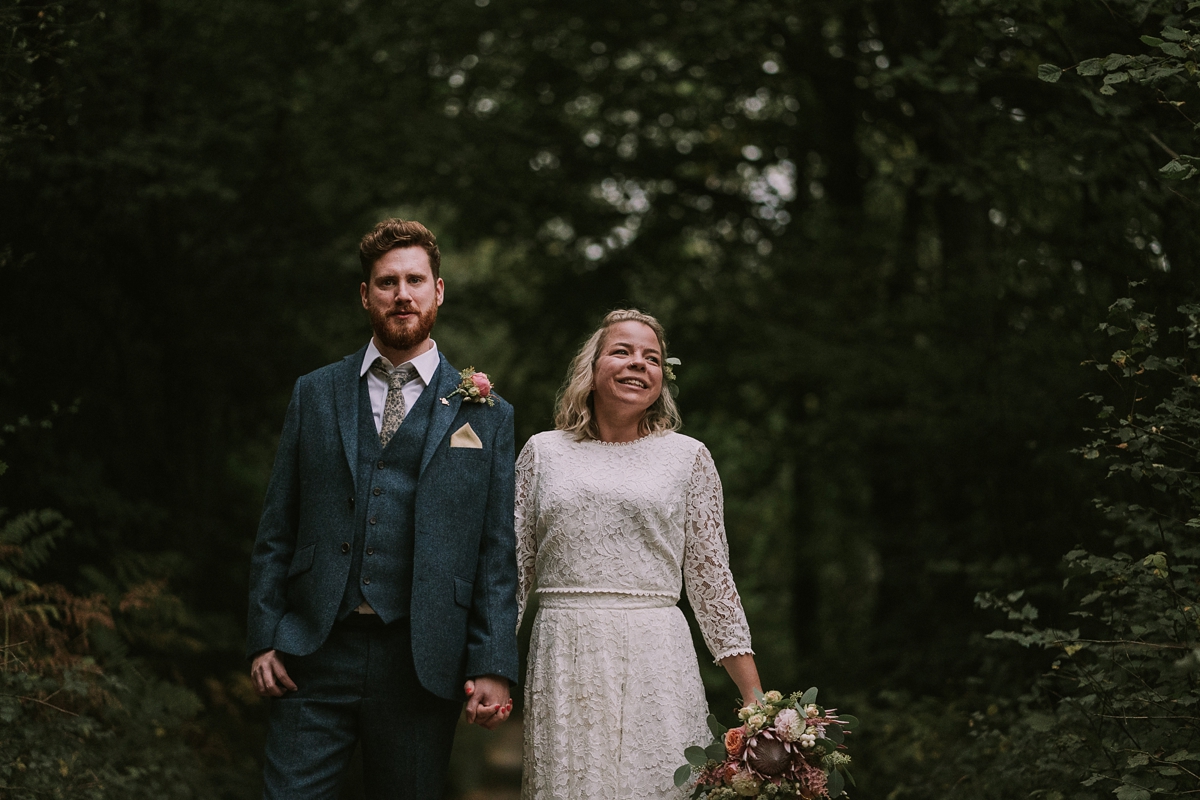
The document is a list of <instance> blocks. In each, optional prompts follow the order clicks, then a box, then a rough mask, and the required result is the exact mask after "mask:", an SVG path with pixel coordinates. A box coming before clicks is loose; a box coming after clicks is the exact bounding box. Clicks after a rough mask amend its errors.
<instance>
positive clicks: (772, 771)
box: [746, 730, 792, 778]
mask: <svg viewBox="0 0 1200 800" xmlns="http://www.w3.org/2000/svg"><path fill="white" fill-rule="evenodd" d="M746 763H747V764H749V765H750V767H751V768H752V769H753V770H754V771H755V772H757V773H758V774H760V775H766V776H767V777H771V778H773V777H776V776H778V775H782V774H783V773H785V772H787V771H788V769H789V768H790V767H791V766H792V752H791V747H789V746H788V745H787V743H786V742H784V741H783V740H782V739H780V738H779V737H778V736H776V735H775V732H774V731H769V730H767V731H763V732H761V733H759V734H758V735H757V736H754V737H752V738H751V739H750V740H749V741H748V742H746Z"/></svg>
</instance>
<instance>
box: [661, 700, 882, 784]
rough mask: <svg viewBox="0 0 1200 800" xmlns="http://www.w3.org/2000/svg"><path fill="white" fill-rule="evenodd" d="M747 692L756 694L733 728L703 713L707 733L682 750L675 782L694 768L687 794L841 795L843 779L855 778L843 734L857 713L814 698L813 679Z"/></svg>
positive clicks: (684, 779) (687, 778)
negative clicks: (807, 685)
mask: <svg viewBox="0 0 1200 800" xmlns="http://www.w3.org/2000/svg"><path fill="white" fill-rule="evenodd" d="M754 694H755V696H756V698H757V701H756V702H755V703H754V704H753V705H748V706H746V707H745V708H743V709H742V710H741V711H739V712H738V717H739V718H740V719H741V721H742V724H741V726H739V727H737V728H730V729H726V728H725V727H723V726H722V725H721V723H719V722H717V718H716V717H714V716H713V715H712V714H709V716H708V727H709V729H710V730H711V731H712V733H713V737H714V741H713V742H712V743H711V744H709V745H708V746H707V747H699V746H695V747H689V748H688V749H687V750H685V751H684V754H683V755H684V758H686V759H687V761H688V763H686V764H684V765H683V766H682V767H680V768H679V769H678V770H676V771H675V785H676V786H681V787H682V786H685V785H686V784H687V783H688V781H690V780H692V777H693V775H695V776H696V789H695V791H694V792H693V793H692V798H693V800H699V798H704V800H739V799H740V798H743V797H762V798H773V797H778V798H789V797H798V798H804V800H816V798H822V797H824V798H835V797H839V796H841V795H842V794H843V793H844V792H845V787H846V781H847V780H849V781H850V783H851V784H853V783H854V778H852V777H851V776H850V772H849V769H848V768H849V766H850V756H848V755H846V753H845V752H844V750H845V745H844V744H843V741H844V740H845V736H846V734H847V733H849V732H850V730H851V728H853V727H854V726H855V725H857V724H858V720H857V719H855V718H854V717H852V716H850V715H848V714H837V713H836V709H832V708H830V709H825V708H822V707H821V706H819V705H817V690H816V688H815V687H814V688H812V689H809V690H808V691H807V692H803V693H801V692H796V693H795V694H791V695H788V696H787V697H784V696H783V695H782V694H780V693H779V692H775V691H771V692H767V693H766V694H763V693H761V692H758V691H757V690H756V691H755V693H754Z"/></svg>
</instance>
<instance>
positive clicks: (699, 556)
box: [516, 310, 761, 800]
mask: <svg viewBox="0 0 1200 800" xmlns="http://www.w3.org/2000/svg"><path fill="white" fill-rule="evenodd" d="M664 338H665V337H664V335H663V329H662V326H661V325H660V324H659V323H658V321H657V320H656V319H654V317H651V316H648V315H646V314H642V313H640V312H638V311H624V310H622V311H613V312H611V313H610V314H608V316H606V317H605V318H604V321H603V323H602V324H601V326H600V328H599V329H598V330H597V331H596V332H595V333H594V334H593V335H592V337H591V338H590V339H588V341H587V343H586V344H584V346H583V349H582V350H580V352H579V354H578V355H576V357H575V360H574V362H572V365H571V370H570V374H569V375H568V379H567V382H566V385H565V386H564V388H563V390H562V394H561V396H560V398H559V402H558V409H557V415H556V418H555V426H556V428H557V430H554V431H548V432H545V433H540V434H538V435H537V436H534V437H533V438H532V439H530V440H529V442H528V444H527V445H526V446H525V448H524V450H522V451H521V455H520V457H519V458H518V459H517V499H516V529H517V563H518V569H519V576H520V588H519V594H518V602H519V605H520V608H521V613H522V614H523V613H524V609H525V602H526V599H527V596H528V593H529V591H530V588H531V586H532V585H533V583H534V579H535V577H536V579H537V586H538V589H537V593H538V600H539V609H538V612H537V616H536V618H535V620H534V624H533V638H532V643H531V645H530V653H529V667H528V674H527V676H526V686H525V768H524V778H523V784H524V785H523V790H522V797H523V798H524V799H525V800H588V799H591V798H594V799H595V800H601V799H602V798H603V800H643V799H644V798H679V797H682V796H683V794H684V792H683V791H682V790H680V789H676V788H675V787H674V783H673V780H672V776H673V773H674V771H675V769H676V768H677V767H678V766H679V765H680V764H681V763H683V751H684V748H685V747H687V746H689V745H693V744H701V743H703V742H706V741H708V740H709V739H710V738H711V734H710V733H709V732H708V729H707V727H706V725H705V719H706V717H707V714H708V705H707V702H706V701H705V697H704V687H703V685H702V684H701V682H700V671H699V665H698V663H697V660H696V653H695V650H694V648H693V646H692V638H691V633H690V631H689V629H688V626H687V622H686V620H685V618H684V616H683V613H682V612H681V611H680V610H679V608H678V607H677V606H676V603H677V602H678V600H679V594H680V589H681V584H682V585H683V586H686V588H687V593H688V601H689V602H690V603H691V606H692V609H693V610H694V611H695V614H696V619H697V621H698V622H699V623H700V629H701V632H702V633H703V635H704V641H705V642H706V644H707V645H708V649H709V650H710V651H712V655H713V657H714V658H715V659H716V661H717V663H719V664H721V665H722V666H723V667H724V668H725V669H726V670H728V672H729V675H730V677H732V678H733V681H734V683H735V684H737V687H738V690H739V691H740V692H741V695H742V697H743V698H745V699H747V700H752V699H753V697H754V690H755V689H761V686H760V684H759V679H758V671H757V669H756V667H755V665H754V656H753V651H752V650H751V649H750V630H749V627H748V626H747V624H746V615H745V613H744V612H743V610H742V604H741V600H740V598H739V597H738V593H737V589H736V587H735V586H734V583H733V576H732V575H731V574H730V571H729V554H728V546H727V544H726V541H725V528H724V523H723V518H722V498H721V483H720V478H719V477H718V475H717V471H716V467H715V466H714V465H713V460H712V456H710V455H709V452H708V450H707V449H706V448H705V447H704V445H703V444H701V443H700V442H698V441H696V440H695V439H692V438H689V437H687V436H684V435H682V434H679V433H676V432H675V431H676V430H677V429H678V428H679V426H680V420H679V412H678V409H677V408H676V406H675V402H674V400H673V399H672V397H671V394H670V392H668V391H666V390H665V387H664V381H663V379H664V366H665V358H666V352H665V350H666V348H665V342H664ZM666 371H667V373H668V377H669V376H670V374H669V368H667V370H666ZM518 624H519V623H518Z"/></svg>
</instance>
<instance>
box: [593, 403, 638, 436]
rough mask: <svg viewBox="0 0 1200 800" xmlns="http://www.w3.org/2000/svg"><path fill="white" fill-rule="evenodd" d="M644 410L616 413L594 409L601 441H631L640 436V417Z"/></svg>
mask: <svg viewBox="0 0 1200 800" xmlns="http://www.w3.org/2000/svg"><path fill="white" fill-rule="evenodd" d="M644 416H645V412H641V413H638V414H629V415H628V416H626V415H617V414H612V413H607V414H606V413H602V412H601V411H600V410H599V409H597V410H596V430H597V432H598V433H599V434H600V441H602V442H632V441H635V440H637V439H640V438H642V436H644V435H645V434H644V433H643V431H642V418H643V417H644Z"/></svg>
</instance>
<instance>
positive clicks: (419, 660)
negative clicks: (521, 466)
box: [246, 346, 518, 700]
mask: <svg viewBox="0 0 1200 800" xmlns="http://www.w3.org/2000/svg"><path fill="white" fill-rule="evenodd" d="M365 351H366V347H365V346H364V347H363V348H362V349H360V350H359V351H358V352H357V353H355V354H354V355H350V356H347V357H346V358H344V359H342V360H341V361H339V362H337V363H335V364H330V365H329V366H326V367H322V368H321V369H318V370H316V371H315V372H311V373H309V374H308V375H305V376H304V377H302V378H300V379H299V380H298V381H297V382H296V387H295V389H294V390H293V392H292V399H291V402H290V403H289V404H288V409H287V415H286V417H285V420H284V425H283V434H282V436H281V437H280V441H279V450H278V451H277V453H276V456H275V466H274V469H273V471H272V474H271V482H270V485H269V486H268V488H267V497H266V502H265V505H264V507H263V513H262V519H261V521H260V522H259V527H258V536H257V538H256V539H255V542H254V551H253V555H252V558H251V569H250V609H249V619H248V635H247V647H246V651H247V654H248V655H249V656H253V655H254V654H256V653H259V652H261V651H263V650H267V649H270V648H274V649H277V650H280V651H282V652H285V653H292V654H295V655H308V654H309V653H312V652H313V651H315V650H316V649H317V648H318V647H320V646H321V644H322V643H323V642H324V641H325V639H326V637H327V636H328V635H329V631H330V629H331V628H332V627H333V623H334V621H335V618H336V615H337V610H338V605H339V603H340V602H341V599H342V595H343V592H344V591H345V589H346V580H347V578H348V576H349V573H350V565H351V557H350V555H349V554H347V553H344V552H343V551H342V543H343V542H351V541H353V540H354V524H355V522H354V521H355V514H354V506H353V502H352V498H354V497H355V496H356V495H357V492H356V485H355V481H356V468H355V467H356V465H357V463H358V429H359V428H358V414H359V411H358V381H359V370H360V367H361V365H362V359H363V355H364V353H365ZM458 383H459V373H458V371H457V370H456V369H455V368H454V367H452V366H451V365H450V362H448V361H447V360H446V358H445V356H442V357H441V365H440V366H439V367H438V370H437V372H436V373H435V374H434V377H433V382H432V383H431V384H430V385H429V386H427V387H426V389H425V391H427V392H434V396H435V399H434V404H433V416H432V418H431V420H430V424H429V433H428V436H427V437H426V441H425V445H424V452H423V453H422V456H421V466H420V472H419V477H418V482H417V489H416V499H415V509H414V517H413V519H414V530H413V536H414V543H413V576H412V598H411V604H410V609H411V622H412V641H413V661H414V663H415V665H416V671H417V676H418V677H419V678H420V681H421V684H422V685H423V686H424V687H425V688H426V689H428V690H429V691H430V692H432V693H434V694H436V695H438V696H440V697H444V698H446V699H449V700H461V699H463V692H462V686H463V682H464V680H465V679H466V678H467V677H475V676H479V675H499V676H503V677H505V678H508V679H509V680H510V681H512V682H514V683H516V682H517V672H518V662H517V644H516V638H515V636H514V634H513V631H514V629H515V628H516V619H517V611H516V581H517V570H516V557H515V554H514V542H515V539H514V535H513V480H514V457H513V409H512V406H511V405H509V404H508V403H507V402H505V401H504V400H502V399H500V398H499V397H496V398H495V400H496V403H495V405H494V406H488V405H486V404H481V403H464V402H463V398H462V396H461V395H456V396H454V397H451V398H450V399H449V403H448V404H446V403H442V402H441V400H440V399H438V398H444V397H446V396H447V395H449V394H450V393H451V392H452V391H454V389H455V388H456V387H457V386H458ZM466 423H470V425H471V428H472V429H473V430H474V431H475V434H476V435H477V436H478V437H479V439H480V440H481V441H482V442H483V448H482V449H473V448H461V447H456V448H451V447H450V446H449V445H450V437H451V435H452V434H453V433H454V432H455V431H457V430H458V429H459V428H461V427H462V426H463V425H464V424H466ZM375 574H376V575H379V573H378V572H376V573H375ZM381 578H382V579H385V580H386V578H385V577H384V576H383V575H379V577H378V578H377V580H378V579H381Z"/></svg>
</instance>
